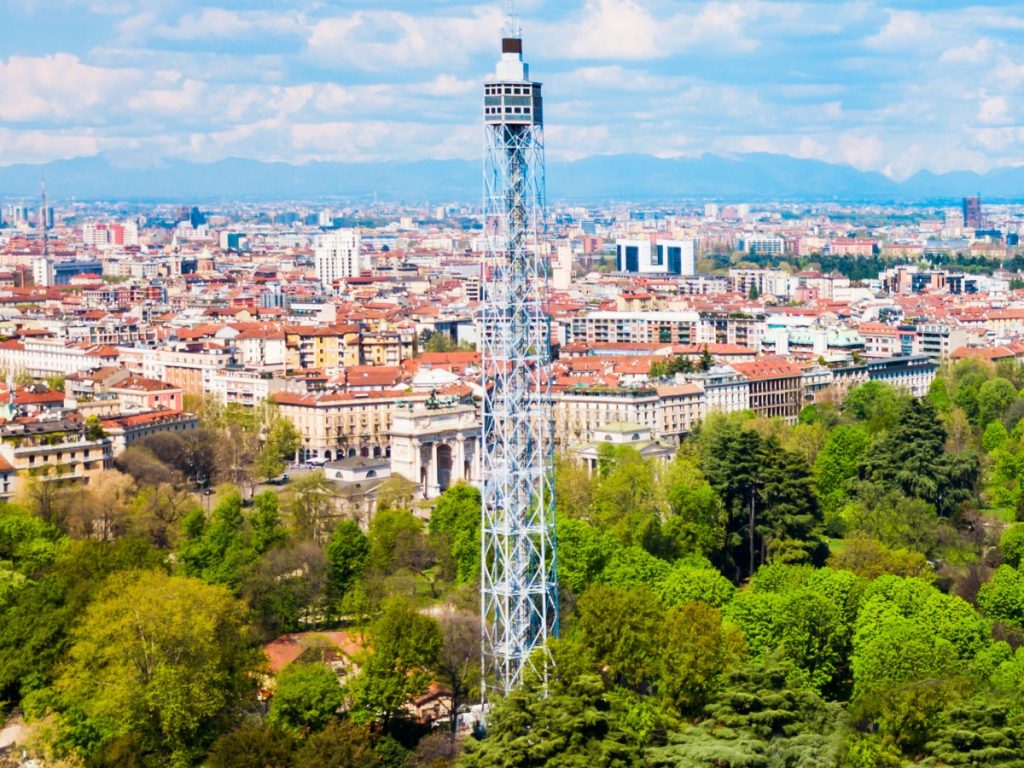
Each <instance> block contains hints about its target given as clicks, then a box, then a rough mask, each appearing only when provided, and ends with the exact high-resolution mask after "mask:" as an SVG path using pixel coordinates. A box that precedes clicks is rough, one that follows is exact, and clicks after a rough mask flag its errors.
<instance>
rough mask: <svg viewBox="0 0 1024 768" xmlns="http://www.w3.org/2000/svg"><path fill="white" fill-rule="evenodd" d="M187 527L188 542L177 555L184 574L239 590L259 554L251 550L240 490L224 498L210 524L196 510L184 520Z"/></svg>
mask: <svg viewBox="0 0 1024 768" xmlns="http://www.w3.org/2000/svg"><path fill="white" fill-rule="evenodd" d="M184 527H185V540H184V541H183V542H182V544H181V547H180V548H179V553H178V555H179V558H180V560H181V563H182V565H183V566H184V570H185V573H186V574H188V575H189V576H197V577H199V578H201V579H203V581H206V582H208V583H210V584H225V585H227V586H229V587H231V588H232V589H236V590H237V589H238V588H239V587H240V586H241V583H242V581H243V579H244V578H245V576H246V574H248V573H249V571H250V570H251V569H252V567H253V565H254V563H255V560H256V557H257V554H258V553H257V552H256V551H255V550H254V549H253V547H252V542H251V530H250V528H249V525H248V523H247V521H246V519H245V515H244V514H243V513H242V497H241V495H240V494H239V493H238V491H237V490H236V489H231V490H230V491H229V492H228V493H227V494H226V495H225V496H224V498H223V499H221V501H220V503H218V504H217V506H216V507H215V508H214V510H213V513H212V515H211V516H210V520H209V522H207V521H206V520H205V518H204V516H203V512H202V510H201V509H195V510H193V511H192V512H191V513H190V514H189V515H188V516H187V517H186V518H185V522H184Z"/></svg>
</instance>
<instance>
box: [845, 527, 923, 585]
mask: <svg viewBox="0 0 1024 768" xmlns="http://www.w3.org/2000/svg"><path fill="white" fill-rule="evenodd" d="M828 564H829V565H830V566H832V567H833V568H840V569H844V570H847V571H850V572H852V573H855V574H857V575H858V576H861V577H862V578H865V579H875V578H878V577H879V576H881V575H882V574H885V573H889V574H893V575H894V576H910V577H917V578H921V579H925V580H931V579H933V578H934V571H933V570H932V567H931V565H930V564H929V563H928V560H927V559H926V558H925V556H924V555H923V554H922V553H921V552H915V551H913V550H910V549H890V548H889V547H887V546H885V544H883V543H882V542H880V541H878V539H872V538H870V537H868V536H865V535H864V534H855V535H853V536H848V537H847V538H846V539H845V540H844V541H843V546H842V549H840V550H838V551H837V552H833V553H832V554H831V555H830V556H829V559H828Z"/></svg>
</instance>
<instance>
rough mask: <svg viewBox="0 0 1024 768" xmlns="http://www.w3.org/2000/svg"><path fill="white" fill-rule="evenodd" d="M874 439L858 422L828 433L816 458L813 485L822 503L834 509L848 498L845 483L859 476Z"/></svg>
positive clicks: (826, 507)
mask: <svg viewBox="0 0 1024 768" xmlns="http://www.w3.org/2000/svg"><path fill="white" fill-rule="evenodd" d="M870 445H871V438H870V437H869V436H868V434H867V432H866V431H865V430H864V428H863V427H861V426H859V425H851V426H845V425H841V426H838V427H836V428H835V429H833V430H832V431H831V432H829V435H828V438H827V439H826V440H825V446H824V447H823V448H822V449H821V451H820V452H819V453H818V456H817V458H816V459H815V461H814V486H815V489H816V491H817V494H818V498H819V499H820V500H821V503H822V506H824V507H825V509H826V510H828V511H834V510H835V509H837V508H838V507H840V506H841V505H842V504H843V502H845V501H846V498H847V491H846V483H847V481H848V480H850V478H853V477H856V476H857V467H859V466H860V464H861V462H862V461H863V459H864V456H865V454H866V453H867V451H868V448H869V446H870Z"/></svg>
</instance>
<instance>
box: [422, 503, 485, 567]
mask: <svg viewBox="0 0 1024 768" xmlns="http://www.w3.org/2000/svg"><path fill="white" fill-rule="evenodd" d="M429 530H430V541H431V545H432V546H433V549H434V552H435V553H436V554H437V555H438V557H439V558H440V559H441V562H442V563H443V564H448V567H447V568H446V570H448V571H449V574H448V575H449V576H450V577H453V578H454V579H455V580H456V581H459V582H462V583H472V582H474V581H476V579H477V578H478V577H479V575H480V491H479V490H478V489H477V488H475V487H474V486H472V485H468V484H466V483H456V484H455V485H453V486H451V487H450V488H448V489H447V490H446V491H445V492H444V493H442V494H441V496H440V497H439V498H438V500H437V501H436V502H435V504H434V509H433V511H432V512H431V513H430V526H429Z"/></svg>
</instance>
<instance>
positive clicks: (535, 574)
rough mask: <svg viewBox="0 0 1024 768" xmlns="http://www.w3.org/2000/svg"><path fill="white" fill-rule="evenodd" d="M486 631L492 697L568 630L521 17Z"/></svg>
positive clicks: (539, 197) (487, 439) (497, 270)
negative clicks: (563, 617) (562, 600)
mask: <svg viewBox="0 0 1024 768" xmlns="http://www.w3.org/2000/svg"><path fill="white" fill-rule="evenodd" d="M483 118H484V137H485V138H484V152H485V157H484V234H485V236H486V243H487V249H486V254H485V258H484V263H483V280H484V297H485V298H484V302H483V305H482V307H481V313H480V347H481V367H482V369H483V371H482V382H481V383H482V385H483V393H484V397H483V451H482V456H481V457H482V459H483V462H482V468H483V472H482V478H483V492H482V494H481V496H482V509H481V538H482V540H481V545H482V550H483V551H482V557H481V567H482V568H481V569H482V578H481V595H480V598H481V624H482V627H481V630H482V635H483V637H482V640H483V643H482V646H483V654H482V655H483V673H484V683H483V686H482V688H483V693H484V696H485V697H489V696H490V695H491V692H492V691H495V690H496V691H497V692H498V693H499V694H507V693H509V691H511V690H512V689H513V688H515V687H516V686H517V685H519V683H520V682H521V681H522V678H523V675H524V671H525V670H528V669H534V670H536V672H537V673H539V674H541V675H544V676H545V678H546V675H547V669H548V659H547V656H546V646H547V639H548V637H551V636H557V634H558V580H557V576H556V573H557V567H556V554H555V504H554V456H553V448H554V436H553V431H554V421H553V415H552V409H551V328H550V320H549V318H548V313H547V307H546V304H545V294H546V279H545V277H546V274H547V268H548V260H547V259H546V258H545V254H543V253H542V252H541V243H540V234H541V230H542V228H543V226H544V118H543V111H542V102H541V85H540V83H537V82H534V81H532V80H531V79H530V74H529V69H528V67H527V65H526V63H525V62H524V61H523V41H522V38H521V36H520V34H519V32H518V28H517V25H516V23H515V21H514V19H510V24H509V27H508V29H507V31H506V34H505V36H504V37H503V39H502V41H501V59H500V61H499V62H498V66H497V71H496V73H495V74H494V75H493V76H492V77H490V78H488V79H487V81H486V82H485V84H484V110H483Z"/></svg>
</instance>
